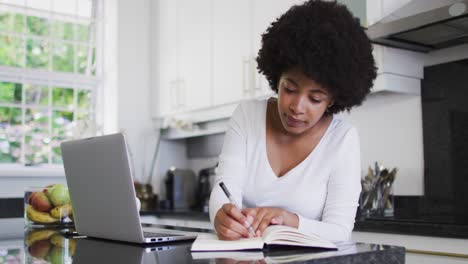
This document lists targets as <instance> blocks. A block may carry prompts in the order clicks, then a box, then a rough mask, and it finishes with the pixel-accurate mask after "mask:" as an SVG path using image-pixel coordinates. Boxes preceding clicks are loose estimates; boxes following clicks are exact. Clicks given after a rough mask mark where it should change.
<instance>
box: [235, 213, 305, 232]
mask: <svg viewBox="0 0 468 264" xmlns="http://www.w3.org/2000/svg"><path fill="white" fill-rule="evenodd" d="M242 211H243V212H244V214H246V215H251V216H253V218H254V221H253V223H252V228H253V230H254V231H255V234H256V235H257V236H261V235H262V234H263V231H265V228H267V227H268V226H269V225H286V226H290V227H294V228H297V227H298V226H299V217H298V216H297V215H296V214H294V213H291V212H289V211H286V210H284V209H281V208H276V207H257V208H246V209H244V210H242Z"/></svg>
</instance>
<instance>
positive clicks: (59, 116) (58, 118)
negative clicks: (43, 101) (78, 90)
mask: <svg viewBox="0 0 468 264" xmlns="http://www.w3.org/2000/svg"><path fill="white" fill-rule="evenodd" d="M72 122H73V112H68V111H53V112H52V135H53V136H59V137H63V138H70V137H71V136H72V127H73V123H72Z"/></svg>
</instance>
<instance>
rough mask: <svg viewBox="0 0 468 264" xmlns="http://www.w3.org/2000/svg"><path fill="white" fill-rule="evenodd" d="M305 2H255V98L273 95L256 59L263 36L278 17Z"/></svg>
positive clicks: (284, 0)
mask: <svg viewBox="0 0 468 264" xmlns="http://www.w3.org/2000/svg"><path fill="white" fill-rule="evenodd" d="M302 2H303V0H273V1H272V0H255V1H253V4H254V6H253V10H254V13H253V32H252V33H253V35H252V39H253V52H252V57H251V59H252V74H253V77H252V79H253V80H252V85H251V89H252V90H251V91H252V95H253V96H268V95H273V94H274V92H273V91H272V90H271V88H270V86H269V84H268V81H267V80H266V79H265V77H264V76H263V75H262V74H260V73H258V71H257V64H256V60H255V59H256V57H257V56H258V51H259V50H260V48H261V45H262V34H263V33H265V32H266V30H267V28H268V27H269V26H270V24H271V23H272V22H274V21H275V20H276V19H277V18H278V17H280V16H281V15H282V14H284V13H285V12H286V11H288V10H289V8H290V7H291V6H293V5H295V4H300V3H302Z"/></svg>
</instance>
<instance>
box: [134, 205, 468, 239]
mask: <svg viewBox="0 0 468 264" xmlns="http://www.w3.org/2000/svg"><path fill="white" fill-rule="evenodd" d="M140 214H141V215H154V216H158V217H171V218H180V219H191V220H202V221H209V220H210V218H209V215H208V213H206V212H201V211H189V210H176V211H174V210H153V211H145V212H141V213H140ZM354 231H362V232H376V233H390V234H404V235H418V236H432V237H446V238H468V223H464V222H461V221H458V222H457V221H456V220H453V219H451V218H448V219H447V218H441V217H439V218H437V219H436V218H434V217H425V218H423V217H420V218H399V217H372V218H358V219H356V222H355V224H354Z"/></svg>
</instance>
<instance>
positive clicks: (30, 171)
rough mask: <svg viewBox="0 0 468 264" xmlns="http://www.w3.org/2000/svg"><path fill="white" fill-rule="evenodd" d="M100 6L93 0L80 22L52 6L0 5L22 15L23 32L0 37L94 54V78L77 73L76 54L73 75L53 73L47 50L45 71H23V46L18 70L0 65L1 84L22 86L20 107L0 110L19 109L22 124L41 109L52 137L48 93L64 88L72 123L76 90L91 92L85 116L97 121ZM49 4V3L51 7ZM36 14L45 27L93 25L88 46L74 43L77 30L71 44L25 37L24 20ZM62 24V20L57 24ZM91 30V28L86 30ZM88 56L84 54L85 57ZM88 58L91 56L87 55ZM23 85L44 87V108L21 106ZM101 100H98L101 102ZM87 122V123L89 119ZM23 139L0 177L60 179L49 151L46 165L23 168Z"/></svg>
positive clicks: (2, 165) (59, 170)
mask: <svg viewBox="0 0 468 264" xmlns="http://www.w3.org/2000/svg"><path fill="white" fill-rule="evenodd" d="M55 1H60V0H55ZM103 2H104V0H93V3H92V6H93V7H92V11H91V17H90V18H83V17H78V16H77V15H76V14H75V15H71V14H65V13H57V12H54V11H51V10H52V6H51V8H50V9H49V10H38V9H34V8H29V7H25V6H24V7H23V6H16V5H12V4H7V3H0V5H2V6H8V7H9V8H11V10H12V11H13V10H15V11H18V10H20V11H22V12H20V13H23V15H24V18H23V19H24V25H23V26H24V29H23V32H22V33H15V32H1V33H0V34H1V35H2V36H5V35H8V36H17V37H22V38H23V40H24V41H23V42H24V43H26V40H27V39H28V38H31V36H32V37H33V38H43V39H48V41H49V44H50V47H52V44H55V43H69V44H72V45H74V47H75V51H76V47H77V46H78V45H81V46H86V47H88V52H93V51H94V52H95V63H96V65H95V73H94V75H92V74H91V72H90V67H87V72H85V73H78V69H77V67H76V66H77V65H76V64H77V60H78V58H77V54H76V52H75V53H74V58H73V64H74V71H73V72H60V71H53V70H52V69H51V68H52V64H53V62H52V60H51V59H52V56H53V51H52V49H50V51H49V63H48V67H47V69H34V68H26V47H25V45H26V44H24V46H23V49H22V51H23V52H24V54H23V65H22V66H21V67H14V66H5V65H0V81H2V82H12V83H21V84H23V89H22V99H21V102H20V103H0V106H2V107H12V106H13V107H17V108H20V109H21V111H22V118H21V119H22V121H21V122H22V123H23V124H24V122H25V112H26V109H30V108H35V109H37V108H42V109H45V108H46V109H47V111H48V113H49V126H48V127H49V130H48V131H49V135H52V130H51V129H52V125H51V123H52V122H51V118H52V113H53V111H55V110H59V109H57V107H53V106H52V100H51V99H52V98H51V93H52V89H53V88H54V87H65V88H72V89H73V90H74V93H73V110H72V111H70V112H73V114H74V119H73V120H75V118H76V116H77V113H78V112H79V111H80V110H81V109H79V108H78V106H77V97H78V92H77V91H78V90H80V91H81V90H88V91H90V92H91V98H90V100H91V101H90V108H89V109H88V110H89V114H90V117H91V118H92V119H93V120H97V118H99V117H100V116H101V115H100V114H99V113H97V111H99V109H100V108H101V106H99V105H98V104H99V102H98V100H97V97H98V96H100V97H101V96H102V90H103V78H102V72H103V70H102V67H103V57H102V53H103V39H104V38H103V33H104V31H103V28H102V27H103V26H104V23H103V14H104V12H103ZM52 3H53V0H52V1H51V5H52ZM76 3H77V4H76V6H75V8H77V9H76V10H78V7H77V6H78V2H76ZM38 14H42V17H47V19H49V20H48V21H49V23H50V22H52V21H57V20H58V19H57V18H62V19H63V18H68V19H69V22H72V23H74V24H73V25H74V27H75V28H76V24H77V23H79V22H80V21H81V22H82V21H83V20H86V22H89V24H90V25H93V26H94V28H93V29H90V30H93V31H92V33H91V34H89V39H88V42H83V41H79V40H78V39H77V30H74V31H73V32H74V33H73V34H74V37H73V40H60V39H54V38H52V32H49V34H48V37H38V36H35V35H31V34H27V33H26V27H27V24H26V19H27V16H28V15H34V16H37V15H38ZM61 21H65V22H67V21H66V20H61ZM51 28H52V25H51V24H49V29H51ZM90 28H91V27H90ZM89 56H90V54H89V53H88V57H89ZM91 56H92V55H91ZM87 63H88V66H89V60H88V62H87ZM24 84H32V85H40V86H43V87H47V88H48V90H49V104H48V106H37V105H26V104H25V100H26V99H25V89H24V87H25V86H24ZM101 100H102V99H101ZM91 118H90V119H91ZM24 139H25V135H24V134H23V136H22V139H21V141H22V144H21V158H20V159H21V163H0V177H18V176H27V177H29V176H52V177H55V176H61V177H63V176H64V175H65V174H64V169H63V165H62V164H53V163H52V158H51V155H52V150H50V152H49V157H48V163H44V164H38V165H33V166H29V165H26V164H25V159H24V156H25V151H24V149H25V144H24Z"/></svg>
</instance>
